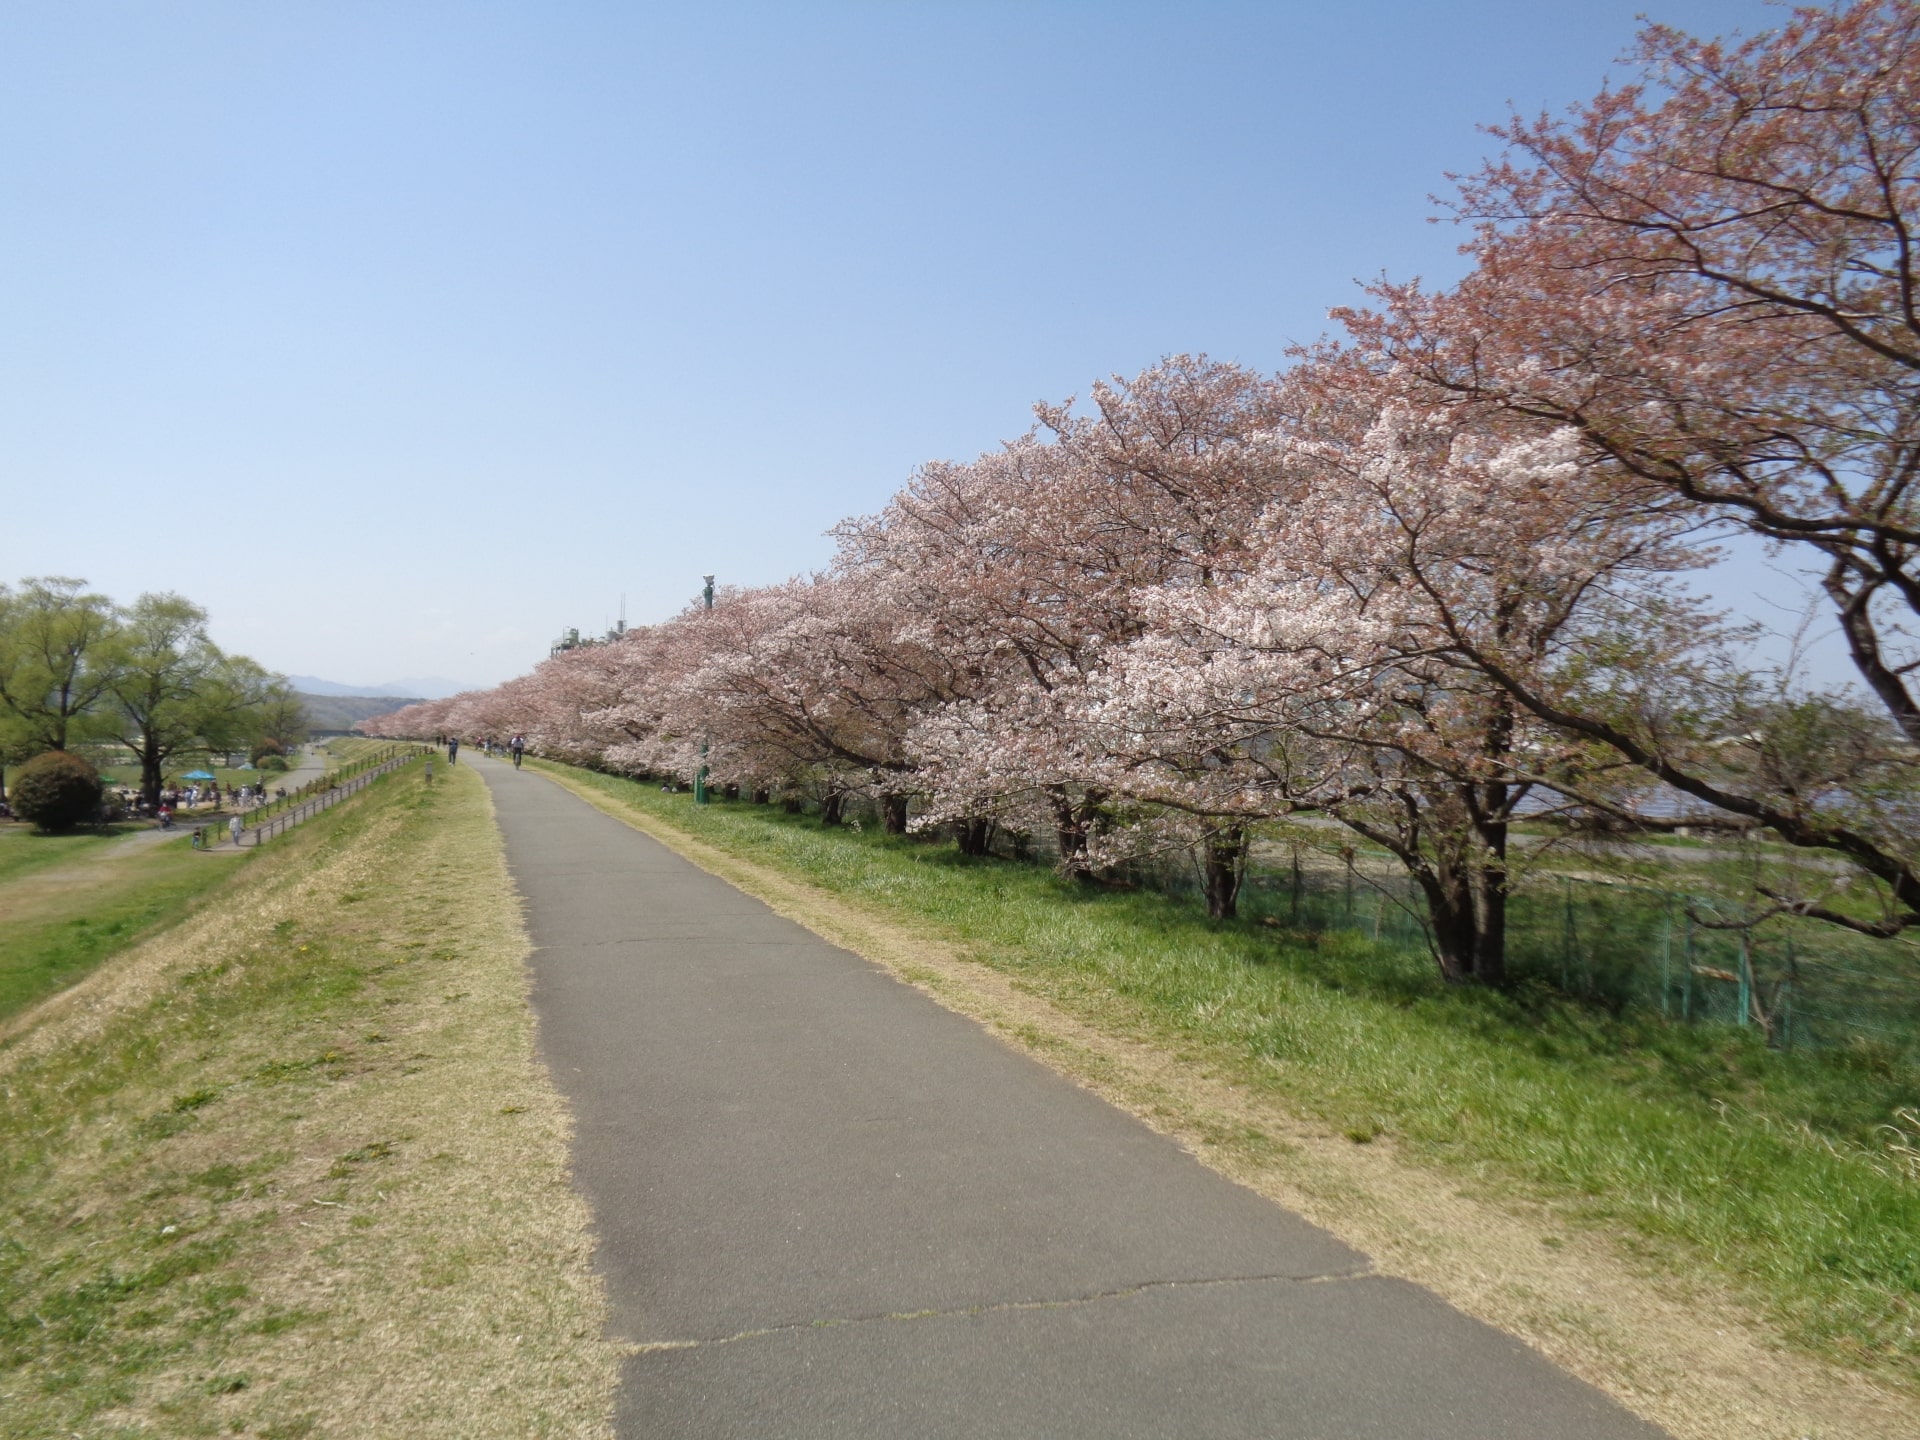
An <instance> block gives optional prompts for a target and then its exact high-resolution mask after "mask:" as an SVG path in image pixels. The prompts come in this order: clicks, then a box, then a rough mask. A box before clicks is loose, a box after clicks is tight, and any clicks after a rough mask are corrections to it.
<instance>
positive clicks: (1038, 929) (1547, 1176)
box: [554, 767, 1920, 1384]
mask: <svg viewBox="0 0 1920 1440" xmlns="http://www.w3.org/2000/svg"><path fill="white" fill-rule="evenodd" d="M554 768H556V769H557V768H559V767H554ZM569 774H570V776H571V777H572V778H574V779H577V780H579V781H581V782H583V783H585V784H586V785H589V786H591V787H593V788H594V789H597V790H600V791H602V792H603V793H605V794H607V795H609V796H610V797H614V798H617V799H619V800H621V801H624V802H626V803H628V804H631V805H633V806H635V807H636V808H638V809H640V810H642V811H644V812H645V813H647V814H650V815H652V816H655V817H656V818H658V819H660V820H662V821H665V822H666V823H669V824H671V825H673V826H675V827H677V828H679V829H681V830H683V831H685V832H687V833H688V834H690V835H692V836H694V837H696V838H698V839H700V840H703V841H706V842H708V843H710V844H713V845H716V846H718V847H720V848H722V849H724V850H726V851H728V852H729V853H733V854H736V855H739V856H741V857H742V858H745V859H749V860H753V861H756V862H759V863H762V864H765V865H769V866H772V867H774V868H777V869H779V870H781V871H784V872H787V873H790V874H793V875H796V876H798V877H801V878H804V879H806V880H808V881H811V882H812V883H814V884H816V885H818V886H820V887H822V888H823V889H825V890H827V891H829V892H832V893H834V894H836V895H839V896H842V897H844V898H846V899H847V900H849V901H852V902H855V903H857V904H859V905H861V906H863V907H868V908H870V909H871V910H873V911H876V912H878V913H879V914H881V915H883V916H885V917H887V918H889V919H892V920H894V921H896V922H901V923H904V924H906V925H908V926H910V927H914V928H918V929H920V930H922V931H923V932H930V933H934V934H937V935H938V936H940V937H942V938H945V939H948V940H951V941H954V942H957V943H958V944H959V945H960V946H961V947H962V948H963V949H964V950H965V951H966V952H968V953H970V954H971V955H972V956H973V957H975V958H977V959H979V960H981V961H983V962H985V963H986V964H989V965H991V966H993V967H994V968H996V969H998V970H1001V971H1004V972H1007V973H1008V974H1010V975H1012V976H1015V977H1017V978H1018V980H1019V981H1020V982H1021V983H1023V984H1025V985H1026V986H1028V987H1030V988H1031V989H1032V990H1034V991H1035V992H1037V993H1039V994H1041V995H1043V996H1044V997H1046V998H1048V999H1050V1000H1052V1001H1053V1002H1055V1003H1057V1004H1059V1005H1061V1006H1062V1007H1063V1008H1065V1009H1067V1010H1068V1011H1070V1012H1071V1013H1074V1014H1076V1015H1079V1016H1081V1017H1082V1018H1085V1019H1090V1020H1092V1021H1094V1022H1095V1023H1096V1024H1098V1025H1101V1026H1103V1027H1105V1028H1108V1029H1109V1030H1113V1031H1118V1032H1120V1033H1125V1034H1129V1035H1132V1036H1135V1037H1139V1038H1145V1039H1148V1040H1150V1041H1152V1042H1154V1043H1155V1044H1157V1045H1160V1046H1162V1047H1164V1048H1166V1049H1168V1050H1170V1051H1172V1052H1174V1053H1176V1054H1178V1055H1180V1056H1181V1057H1183V1058H1187V1059H1190V1060H1191V1061H1193V1062H1194V1063H1195V1064H1199V1065H1204V1066H1205V1067H1206V1068H1208V1069H1213V1070H1217V1071H1220V1072H1222V1073H1225V1074H1228V1075H1230V1076H1232V1077H1233V1078H1234V1079H1236V1080H1237V1081H1238V1082H1239V1083H1241V1084H1242V1085H1244V1086H1246V1087H1248V1088H1249V1089H1251V1090H1253V1091H1255V1092H1258V1093H1263V1094H1267V1095H1270V1096H1272V1097H1275V1098H1277V1099H1279V1100H1281V1101H1283V1102H1284V1103H1285V1104H1286V1105H1287V1106H1289V1107H1291V1108H1293V1109H1295V1110H1296V1111H1301V1112H1305V1113H1307V1114H1310V1115H1313V1116H1316V1117H1319V1118H1321V1119H1322V1120H1324V1121H1325V1122H1327V1123H1328V1124H1329V1125H1330V1126H1331V1127H1332V1128H1333V1129H1334V1130H1335V1131H1336V1132H1344V1133H1347V1134H1349V1135H1350V1136H1352V1137H1354V1138H1355V1139H1356V1140H1358V1137H1360V1136H1362V1135H1364V1136H1366V1137H1368V1138H1372V1137H1373V1136H1375V1135H1378V1134H1387V1135H1391V1136H1392V1137H1393V1138H1394V1140H1395V1141H1396V1142H1397V1145H1398V1149H1399V1152H1400V1153H1401V1154H1402V1155H1404V1156H1407V1157H1409V1158H1411V1159H1412V1160H1414V1161H1415V1162H1416V1163H1421V1164H1427V1165H1431V1166H1435V1167H1440V1168H1443V1169H1445V1170H1447V1171H1449V1172H1452V1173H1454V1174H1456V1175H1464V1176H1466V1177H1468V1178H1469V1179H1470V1181H1471V1182H1472V1183H1475V1184H1476V1185H1477V1186H1478V1187H1480V1188H1482V1189H1484V1190H1485V1191H1486V1192H1488V1193H1493V1194H1520V1195H1525V1196H1527V1197H1530V1198H1534V1199H1539V1200H1542V1201H1545V1202H1547V1203H1549V1204H1551V1205H1553V1206H1554V1207H1555V1208H1556V1209H1557V1210H1558V1211H1559V1212H1561V1213H1562V1214H1564V1215H1565V1216H1567V1217H1568V1218H1569V1219H1570V1220H1572V1221H1574V1222H1576V1223H1585V1224H1588V1225H1592V1226H1596V1227H1600V1228H1603V1229H1605V1230H1607V1231H1609V1232H1612V1233H1615V1234H1617V1235H1619V1236H1621V1237H1623V1239H1624V1240H1625V1242H1626V1243H1627V1244H1628V1246H1629V1248H1630V1249H1632V1250H1634V1251H1636V1252H1639V1253H1641V1254H1642V1255H1643V1257H1644V1259H1645V1261H1646V1263H1647V1264H1648V1265H1649V1266H1652V1267H1657V1268H1659V1269H1662V1270H1668V1271H1672V1270H1676V1269H1677V1270H1679V1271H1681V1272H1684V1270H1685V1269H1686V1268H1687V1267H1701V1268H1703V1269H1704V1270H1705V1271H1707V1272H1708V1273H1711V1274H1713V1275H1715V1276H1716V1277H1717V1278H1719V1279H1720V1280H1721V1281H1723V1282H1728V1283H1731V1284H1732V1285H1733V1286H1734V1287H1736V1288H1737V1289H1738V1290H1740V1291H1742V1292H1744V1293H1745V1294H1746V1295H1747V1296H1748V1297H1749V1299H1750V1300H1751V1301H1752V1302H1753V1303H1755V1304H1756V1305H1757V1306H1758V1307H1759V1308H1760V1309H1762V1310H1763V1311H1764V1312H1766V1313H1768V1314H1769V1315H1770V1316H1771V1317H1772V1319H1773V1322H1774V1324H1775V1326H1776V1327H1777V1328H1778V1330H1779V1331H1780V1333H1781V1334H1782V1335H1783V1336H1784V1337H1786V1338H1787V1339H1788V1340H1789V1341H1790V1342H1791V1343H1794V1344H1797V1345H1800V1346H1803V1347H1806V1348H1808V1349H1810V1350H1812V1351H1814V1352H1816V1353H1820V1354H1823V1355H1826V1356H1829V1357H1833V1358H1839V1359H1842V1360H1844V1361H1846V1362H1848V1363H1852V1364H1858V1365H1864V1366H1868V1367H1871V1368H1875V1369H1878V1370H1880V1371H1881V1372H1882V1373H1883V1374H1886V1375H1888V1376H1889V1377H1891V1378H1897V1379H1899V1380H1900V1381H1901V1382H1902V1383H1907V1384H1912V1383H1914V1380H1915V1376H1916V1367H1917V1366H1920V1241H1916V1237H1920V1174H1913V1173H1909V1172H1907V1171H1905V1170H1903V1169H1902V1166H1901V1160H1902V1158H1903V1157H1901V1156H1900V1155H1898V1154H1896V1153H1895V1152H1894V1151H1893V1150H1892V1149H1891V1148H1890V1146H1889V1143H1888V1142H1889V1135H1888V1133H1887V1132H1886V1131H1885V1130H1884V1129H1882V1128H1881V1127H1883V1126H1886V1125H1888V1124H1890V1123H1892V1122H1893V1121H1894V1119H1895V1114H1896V1111H1897V1110H1899V1109H1900V1108H1901V1107H1903V1106H1908V1107H1913V1106H1920V1071H1916V1069H1915V1068H1914V1067H1913V1065H1912V1062H1911V1061H1910V1060H1908V1059H1905V1058H1903V1057H1902V1056H1901V1055H1900V1054H1899V1053H1898V1052H1896V1051H1893V1050H1891V1049H1888V1048H1882V1047H1875V1046H1870V1045H1858V1046H1854V1047H1851V1048H1848V1049H1844V1050H1840V1051H1835V1052H1796V1053H1790V1054H1780V1053H1777V1052H1772V1051H1769V1050H1767V1049H1766V1048H1765V1047H1764V1046H1763V1045H1762V1044H1761V1043H1760V1042H1759V1040H1758V1039H1757V1037H1756V1035H1755V1034H1754V1033H1753V1032H1751V1031H1742V1030H1739V1029H1736V1028H1731V1027H1682V1026H1676V1025H1668V1024H1665V1023H1662V1022H1661V1021H1660V1020H1659V1019H1658V1018H1657V1017H1647V1016H1640V1015H1636V1014H1633V1013H1631V1012H1629V1013H1626V1014H1614V1013H1609V1012H1608V1011H1606V1010H1604V1009H1600V1008H1596V1007H1591V1006H1586V1005H1582V1004H1580V1003H1578V1002H1576V1001H1574V1000H1571V999H1568V998H1567V997H1564V996H1561V995H1558V994H1557V993H1555V992H1554V991H1552V990H1550V989H1548V988H1546V987H1544V986H1531V987H1525V988H1521V989H1518V990H1516V991H1514V992H1510V993H1491V992H1486V991H1481V990H1476V989H1469V988H1459V987H1449V986H1446V985H1443V984H1441V983H1440V982H1439V980H1438V979H1437V978H1436V976H1435V975H1434V973H1433V971H1432V967H1431V966H1430V964H1429V963H1427V962H1426V961H1424V960H1423V959H1422V958H1420V957H1418V956H1416V955H1410V954H1408V953H1407V952H1406V951H1405V950H1403V949H1394V948H1390V947H1386V946H1382V945H1376V944H1373V943H1371V942H1369V941H1367V940H1366V939H1365V938H1363V937H1361V936H1358V935H1352V934H1345V935H1326V936H1317V937H1316V936H1308V935H1296V934H1288V933H1286V932H1283V931H1277V930H1275V929H1272V928H1268V927H1263V926H1260V925H1257V924H1253V923H1248V922H1227V923H1216V922H1210V921H1208V920H1207V919H1206V918H1205V917H1204V915H1202V914H1199V913H1196V912H1195V910H1194V909H1193V908H1192V907H1191V906H1190V905H1189V904H1184V903H1181V902H1179V901H1176V900H1172V899H1169V898H1167V897H1165V896H1161V895H1158V894H1153V893H1147V892H1141V891H1130V892H1116V891H1108V890H1101V889H1097V888H1093V887H1087V886H1079V885H1074V884H1069V883H1067V882H1064V881H1061V880H1059V879H1057V878H1055V877H1054V876H1053V875H1051V874H1050V873H1048V872H1046V871H1044V870H1041V869H1037V868H1034V867H1030V866H1023V865H1019V864H1015V863H1011V862H1006V861H996V860H987V861H978V860H967V859H965V858H963V857H961V856H959V855H958V854H956V853H955V852H954V850H953V847H952V846H951V845H934V844H931V843H927V842H923V841H915V840H893V839H888V838H886V837H884V836H881V835H879V834H877V833H874V832H873V831H871V830H869V831H867V832H866V833H862V834H854V833H850V832H848V831H845V830H841V831H826V830H823V829H822V828H821V827H820V826H819V824H818V822H817V821H814V820H811V819H803V818H801V817H796V816H789V815H786V814H783V813H781V812H779V811H777V810H773V809H769V808H766V807H755V806H750V805H745V804H726V803H718V804H714V805H711V806H707V807H704V808H697V807H695V806H694V805H693V804H692V803H691V801H690V798H689V797H688V796H685V795H667V794H663V793H661V792H660V791H659V790H658V789H657V787H653V786H648V785H643V784H636V783H634V782H631V781H626V780H621V779H617V778H612V777H608V776H600V775H592V774H589V773H586V772H581V771H570V772H569ZM1909 1143H1913V1142H1912V1140H1911V1139H1910V1140H1909Z"/></svg>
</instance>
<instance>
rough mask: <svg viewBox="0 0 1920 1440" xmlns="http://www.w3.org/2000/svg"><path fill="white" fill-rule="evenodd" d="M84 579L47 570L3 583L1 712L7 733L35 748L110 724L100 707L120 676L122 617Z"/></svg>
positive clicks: (65, 746)
mask: <svg viewBox="0 0 1920 1440" xmlns="http://www.w3.org/2000/svg"><path fill="white" fill-rule="evenodd" d="M86 584H87V582H86V581H84V580H74V579H70V578H68V577H66V576H61V575H48V576H44V577H41V578H39V579H32V580H23V581H21V582H20V586H19V588H18V589H17V590H16V589H12V588H9V587H6V586H0V715H4V716H5V723H6V728H7V730H8V732H9V737H8V738H10V739H12V740H13V741H14V742H15V743H17V744H21V745H24V746H25V747H26V748H28V749H31V750H33V751H34V752H36V753H37V752H39V751H42V750H70V749H72V748H73V747H74V746H75V745H77V744H79V743H80V742H82V741H85V740H89V739H94V738H96V737H97V736H99V735H101V734H103V733H105V730H106V729H108V728H111V726H110V722H109V724H108V725H105V726H103V725H102V724H101V721H102V719H103V717H102V715H101V711H102V708H103V705H104V704H105V702H106V701H107V700H108V699H109V698H110V696H111V693H112V690H113V685H114V680H115V678H116V674H117V666H118V663H119V644H118V642H119V638H120V618H119V614H118V612H117V611H116V610H115V608H114V604H113V602H112V601H111V600H109V599H108V598H107V597H106V596H104V595H96V594H92V593H90V592H89V591H88V590H87V588H86Z"/></svg>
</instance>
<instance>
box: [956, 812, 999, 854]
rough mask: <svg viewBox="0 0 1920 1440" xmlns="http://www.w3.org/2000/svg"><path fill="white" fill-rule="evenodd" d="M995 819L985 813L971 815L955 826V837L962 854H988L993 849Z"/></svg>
mask: <svg viewBox="0 0 1920 1440" xmlns="http://www.w3.org/2000/svg"><path fill="white" fill-rule="evenodd" d="M993 831H994V824H993V821H992V820H990V819H988V818H987V817H986V816H984V815H970V816H968V817H967V818H966V819H965V820H962V821H961V822H960V823H959V824H958V825H956V826H954V838H955V839H956V840H958V841H959V843H960V853H961V854H962V855H986V854H990V853H991V852H992V850H993Z"/></svg>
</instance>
